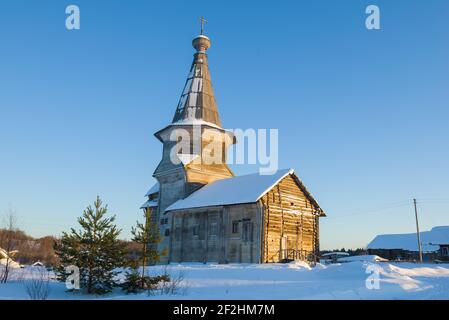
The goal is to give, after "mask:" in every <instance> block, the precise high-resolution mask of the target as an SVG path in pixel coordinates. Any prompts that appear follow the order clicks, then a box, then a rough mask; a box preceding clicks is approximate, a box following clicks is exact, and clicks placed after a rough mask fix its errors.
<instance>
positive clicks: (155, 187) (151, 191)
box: [145, 182, 160, 197]
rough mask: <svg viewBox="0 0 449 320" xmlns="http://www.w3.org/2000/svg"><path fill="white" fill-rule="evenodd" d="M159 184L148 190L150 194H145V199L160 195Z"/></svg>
mask: <svg viewBox="0 0 449 320" xmlns="http://www.w3.org/2000/svg"><path fill="white" fill-rule="evenodd" d="M159 188H160V187H159V182H156V183H155V184H154V185H153V186H152V187H151V188H150V190H148V192H147V193H146V194H145V197H148V196H150V195H152V194H155V193H158V192H159Z"/></svg>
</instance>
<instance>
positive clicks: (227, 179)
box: [141, 31, 325, 263]
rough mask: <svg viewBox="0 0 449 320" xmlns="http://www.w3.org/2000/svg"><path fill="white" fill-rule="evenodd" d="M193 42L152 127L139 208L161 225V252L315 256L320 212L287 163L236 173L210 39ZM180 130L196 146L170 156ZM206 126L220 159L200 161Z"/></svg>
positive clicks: (201, 257)
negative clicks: (169, 114)
mask: <svg viewBox="0 0 449 320" xmlns="http://www.w3.org/2000/svg"><path fill="white" fill-rule="evenodd" d="M192 44H193V47H194V48H195V50H196V52H195V54H194V59H193V63H192V65H191V68H190V72H189V75H188V78H187V81H186V84H185V87H184V90H183V92H182V95H181V98H180V100H179V103H178V106H177V109H176V112H175V115H174V118H173V121H172V123H171V124H169V125H168V126H166V127H165V128H163V129H162V130H159V131H158V132H156V133H155V136H156V138H157V139H159V140H160V141H161V142H162V144H163V152H162V160H161V161H160V163H159V165H158V166H157V168H156V170H155V172H154V174H153V176H154V177H155V178H156V179H157V181H158V182H157V184H156V185H154V186H153V187H152V188H151V189H150V190H149V191H148V192H147V194H146V197H148V201H147V202H145V204H143V206H142V207H141V209H143V210H145V211H147V213H151V217H152V218H153V219H154V221H155V222H157V223H158V226H159V229H160V232H161V236H162V241H161V243H160V244H159V246H160V249H161V251H163V249H165V252H166V255H165V256H164V257H162V261H161V262H162V263H170V262H218V263H239V262H242V263H269V262H279V261H289V260H304V261H310V262H314V261H316V260H317V257H318V254H319V219H320V217H323V216H325V213H324V211H323V210H322V209H321V208H320V206H319V205H318V203H317V202H316V201H315V199H314V198H313V196H312V195H311V194H310V192H309V191H308V190H307V189H306V187H305V186H304V184H303V183H302V182H301V180H300V179H299V178H298V176H297V175H296V174H295V172H294V170H292V169H290V170H280V171H278V172H276V173H275V174H273V175H260V174H250V175H245V176H234V174H233V172H232V171H231V170H230V168H229V167H228V166H227V164H226V149H227V147H229V145H231V144H233V143H236V141H235V139H234V138H233V135H232V133H230V132H228V131H226V130H225V129H223V128H222V125H221V122H220V116H219V113H218V108H217V104H216V101H215V95H214V91H213V87H212V82H211V76H210V73H209V67H208V61H207V55H206V51H207V50H208V49H209V48H210V46H211V41H210V40H209V38H208V37H206V36H205V35H204V34H203V31H202V32H201V35H199V36H198V37H196V38H195V39H193V42H192ZM198 128H199V129H198ZM180 129H182V130H184V132H188V133H189V134H190V135H191V136H190V138H191V139H192V141H193V142H194V144H195V145H197V146H199V147H197V148H191V149H190V151H189V152H187V153H186V152H180V153H179V154H177V157H178V158H179V161H175V162H174V161H173V159H172V150H173V148H174V146H175V145H176V144H177V143H178V141H177V140H175V141H173V139H172V136H173V133H174V131H175V130H180ZM195 130H196V131H197V132H198V131H199V134H198V133H197V134H194V132H195ZM206 130H207V131H208V132H210V131H211V130H212V131H213V132H214V133H215V136H214V143H217V144H222V145H223V146H224V147H223V152H221V153H220V154H219V157H220V158H221V161H219V162H217V163H213V164H207V163H206V162H205V161H201V159H203V155H204V152H205V151H204V150H205V148H204V146H205V145H206V144H208V143H210V137H209V135H208V137H206V135H205V132H206ZM229 141H231V143H227V142H229Z"/></svg>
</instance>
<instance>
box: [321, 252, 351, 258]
mask: <svg viewBox="0 0 449 320" xmlns="http://www.w3.org/2000/svg"><path fill="white" fill-rule="evenodd" d="M321 256H322V257H332V256H349V253H347V252H329V253H324V254H322V255H321Z"/></svg>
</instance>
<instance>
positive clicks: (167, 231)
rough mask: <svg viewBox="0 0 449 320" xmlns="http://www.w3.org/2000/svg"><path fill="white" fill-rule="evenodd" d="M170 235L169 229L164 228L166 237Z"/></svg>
mask: <svg viewBox="0 0 449 320" xmlns="http://www.w3.org/2000/svg"><path fill="white" fill-rule="evenodd" d="M169 235H170V229H165V236H166V237H168V236H169Z"/></svg>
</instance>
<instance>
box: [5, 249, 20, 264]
mask: <svg viewBox="0 0 449 320" xmlns="http://www.w3.org/2000/svg"><path fill="white" fill-rule="evenodd" d="M17 253H18V251H17V250H14V251H11V252H7V251H6V250H5V249H2V248H0V266H6V265H7V266H9V267H10V268H12V269H15V268H20V264H19V263H17V262H16V261H14V259H13V257H14V256H15V255H16V254H17Z"/></svg>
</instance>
